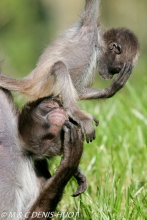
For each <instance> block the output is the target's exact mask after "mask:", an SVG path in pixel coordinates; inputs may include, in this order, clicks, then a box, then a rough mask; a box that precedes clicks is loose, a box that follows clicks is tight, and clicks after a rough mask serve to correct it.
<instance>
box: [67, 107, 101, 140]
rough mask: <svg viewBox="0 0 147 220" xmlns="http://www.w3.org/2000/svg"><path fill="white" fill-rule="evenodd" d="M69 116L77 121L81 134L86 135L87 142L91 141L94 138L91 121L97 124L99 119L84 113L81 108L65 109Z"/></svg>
mask: <svg viewBox="0 0 147 220" xmlns="http://www.w3.org/2000/svg"><path fill="white" fill-rule="evenodd" d="M67 113H68V115H69V117H70V118H71V119H72V120H74V121H75V122H77V123H78V125H79V126H80V127H81V129H82V132H83V134H84V135H85V136H86V141H87V143H89V142H92V141H93V140H94V139H95V129H94V126H93V122H95V125H96V126H98V124H99V121H98V120H97V119H96V118H94V117H93V116H92V115H90V114H88V113H85V112H83V111H81V110H79V109H78V110H75V111H73V110H72V111H67Z"/></svg>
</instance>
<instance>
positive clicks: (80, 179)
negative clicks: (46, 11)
mask: <svg viewBox="0 0 147 220" xmlns="http://www.w3.org/2000/svg"><path fill="white" fill-rule="evenodd" d="M74 177H75V178H76V180H77V182H78V185H79V186H78V189H77V191H76V192H75V193H74V194H73V195H72V196H73V197H76V196H79V195H80V194H82V193H83V192H85V190H86V189H87V182H86V177H85V176H84V174H83V173H81V171H79V172H78V173H77V174H75V175H74Z"/></svg>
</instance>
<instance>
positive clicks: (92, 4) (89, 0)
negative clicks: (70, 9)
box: [83, 0, 100, 26]
mask: <svg viewBox="0 0 147 220" xmlns="http://www.w3.org/2000/svg"><path fill="white" fill-rule="evenodd" d="M99 4H100V0H86V5H85V11H84V15H83V16H84V18H83V23H84V25H85V26H88V25H90V24H91V23H93V22H97V19H98V17H99Z"/></svg>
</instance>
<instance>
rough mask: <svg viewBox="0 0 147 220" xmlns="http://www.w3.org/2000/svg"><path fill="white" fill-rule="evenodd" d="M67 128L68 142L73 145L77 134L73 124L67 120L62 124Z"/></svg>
mask: <svg viewBox="0 0 147 220" xmlns="http://www.w3.org/2000/svg"><path fill="white" fill-rule="evenodd" d="M64 125H65V126H66V127H67V128H69V130H70V142H71V143H74V141H75V140H76V139H77V137H78V134H77V129H76V127H77V126H75V125H74V124H73V123H71V122H70V121H69V120H67V121H66V122H65V124H64Z"/></svg>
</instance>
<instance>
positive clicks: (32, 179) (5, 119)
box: [0, 88, 83, 220]
mask: <svg viewBox="0 0 147 220" xmlns="http://www.w3.org/2000/svg"><path fill="white" fill-rule="evenodd" d="M50 102H51V105H50ZM41 103H45V105H44V104H41ZM54 103H55V104H56V103H57V104H58V102H56V100H52V99H51V100H49V99H47V100H46V102H43V101H42V100H41V102H40V103H38V104H36V107H35V109H36V112H37V109H38V110H39V111H40V108H41V110H42V113H44V114H43V115H41V116H42V118H40V119H39V118H37V119H38V123H39V120H42V121H41V125H42V126H44V127H45V128H46V129H47V130H48V132H47V134H48V136H46V137H44V136H42V134H44V130H43V129H42V127H38V126H37V127H36V126H35V123H34V124H33V121H32V125H31V129H32V130H33V132H36V134H38V135H40V137H44V138H42V139H41V148H39V147H38V145H37V144H38V142H35V143H34V144H32V143H29V142H25V140H26V136H25V137H24V138H23V132H25V128H21V121H20V120H22V121H23V120H24V121H25V120H29V119H28V118H27V117H26V114H24V113H23V114H22V115H19V112H18V110H17V108H16V107H15V105H14V103H13V99H12V96H11V93H10V92H9V91H8V90H5V89H2V88H0V218H1V219H5V220H8V219H12V220H20V219H25V218H26V219H37V217H36V218H35V217H34V216H33V213H34V212H35V213H36V212H40V213H42V212H45V213H44V215H42V217H41V218H40V216H39V217H38V218H39V219H42V220H45V219H47V217H46V216H45V215H47V212H48V213H49V212H53V211H54V210H55V208H56V206H57V204H58V202H59V201H60V199H61V196H62V193H63V189H64V187H65V186H66V184H67V182H68V181H69V179H70V178H71V177H72V175H74V174H75V172H76V170H77V168H78V165H79V161H80V158H81V155H82V151H83V135H82V132H81V129H80V128H79V127H78V126H75V125H74V124H72V125H70V129H69V128H68V127H67V126H66V125H65V126H64V131H63V132H62V134H61V136H60V137H59V135H57V139H56V134H58V131H59V130H61V126H62V125H63V121H64V117H65V115H64V112H63V109H62V108H61V111H60V107H57V108H52V106H54V105H55V104H54ZM38 105H39V106H40V107H38ZM47 106H50V107H51V108H52V109H51V108H49V111H48V114H47V119H48V123H47V121H46V120H45V122H44V124H43V116H44V117H45V116H46V111H47ZM56 106H57V105H56ZM45 107H46V108H45ZM30 108H31V107H28V109H30ZM43 109H44V111H43ZM32 114H33V111H32ZM50 116H51V117H50ZM56 116H57V117H56ZM59 116H60V117H61V119H60V117H59ZM23 117H26V118H25V119H24V118H23ZM32 117H33V115H32ZM34 117H37V115H35V116H34ZM54 119H55V120H54ZM59 119H60V120H59ZM54 121H55V124H56V125H58V128H57V129H56V128H55V124H54V123H53V126H52V122H54ZM60 121H61V123H60ZM58 122H59V123H58ZM68 126H69V125H68ZM46 129H45V130H46ZM20 130H21V132H20ZM32 130H31V131H32ZM39 130H40V132H39V133H38V131H39ZM42 130H43V133H41V132H42ZM29 131H30V130H29V127H28V130H27V132H28V135H29V136H30V138H31V136H32V133H31V132H29ZM71 137H72V141H71ZM37 140H38V141H39V137H38V139H37ZM47 142H48V148H49V147H50V146H51V147H53V146H54V144H58V147H59V148H62V151H63V158H62V160H61V163H60V166H59V167H58V169H57V170H56V172H55V174H54V175H53V176H52V177H50V173H49V172H48V169H47V163H46V160H44V159H42V160H38V159H37V158H38V157H40V156H42V155H44V154H45V153H46V150H47V148H46V147H47ZM35 144H36V146H35ZM59 144H61V147H60V146H59ZM43 147H45V148H43ZM43 149H44V150H43ZM52 150H53V149H52ZM49 152H50V150H49V151H48V154H49ZM77 177H79V176H77ZM48 217H51V215H49V214H48Z"/></svg>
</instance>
